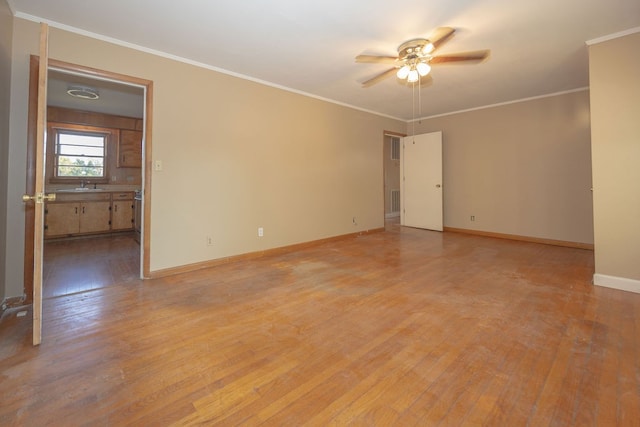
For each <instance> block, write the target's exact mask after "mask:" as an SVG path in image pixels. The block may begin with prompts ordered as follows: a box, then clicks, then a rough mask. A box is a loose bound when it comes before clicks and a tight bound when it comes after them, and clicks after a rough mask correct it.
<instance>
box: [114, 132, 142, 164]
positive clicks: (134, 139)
mask: <svg viewBox="0 0 640 427" xmlns="http://www.w3.org/2000/svg"><path fill="white" fill-rule="evenodd" d="M117 165H118V167H119V168H139V167H142V132H140V131H137V130H124V129H123V130H121V131H120V140H119V141H118V162H117Z"/></svg>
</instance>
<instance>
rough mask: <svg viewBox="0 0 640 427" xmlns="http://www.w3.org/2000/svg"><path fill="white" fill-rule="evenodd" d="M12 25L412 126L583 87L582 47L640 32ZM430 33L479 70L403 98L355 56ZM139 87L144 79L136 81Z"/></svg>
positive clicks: (604, 11) (559, 24)
mask: <svg viewBox="0 0 640 427" xmlns="http://www.w3.org/2000/svg"><path fill="white" fill-rule="evenodd" d="M8 3H9V5H10V7H11V8H12V10H13V12H14V14H15V15H16V16H18V17H21V18H26V19H34V20H37V21H41V20H42V21H45V22H48V23H49V24H50V25H52V26H57V27H62V28H65V29H67V30H72V31H80V32H82V33H85V34H87V33H90V35H94V36H96V37H100V38H103V39H109V40H112V41H116V42H123V43H125V44H127V45H135V46H137V47H140V48H142V49H145V50H148V51H149V50H151V51H155V52H156V53H162V54H167V55H171V56H175V57H180V58H184V59H185V60H188V61H190V62H196V63H199V64H202V65H204V66H207V67H211V68H214V69H218V70H222V71H223V72H229V73H231V74H237V75H241V76H244V77H246V78H250V79H253V80H259V81H263V82H266V83H267V84H271V85H275V86H278V87H283V88H287V89H290V90H293V91H297V92H302V93H306V94H310V95H312V96H316V97H320V98H325V99H329V100H332V101H335V102H338V103H343V104H347V105H350V106H354V107H357V108H360V109H364V110H368V111H373V112H376V113H380V114H383V115H388V116H391V117H396V118H402V119H405V120H410V119H411V118H413V117H428V116H432V115H436V114H443V113H448V112H454V111H460V110H465V109H470V108H475V107H481V106H486V105H492V104H497V103H502V102H509V101H514V100H519V99H525V98H529V97H535V96H541V95H547V94H552V93H556V92H562V91H570V90H574V89H579V88H584V87H586V86H588V56H587V47H586V45H585V42H586V41H588V40H593V39H597V38H600V37H605V36H608V35H611V34H614V33H618V32H623V31H628V30H631V29H637V28H638V27H640V1H639V0H561V1H558V0H536V1H533V0H521V1H514V0H475V1H474V0H456V1H454V0H431V1H426V0H396V1H389V0H323V1H315V2H311V1H300V0H269V1H264V0H244V1H232V0H226V1H225V0H218V1H204V0H181V1H174V0H154V1H150V0H146V1H143V0H110V1H88V0H56V1H42V0H8ZM439 26H450V27H454V28H456V30H457V32H456V35H455V36H454V37H453V38H452V39H451V40H449V41H448V42H447V43H446V44H444V45H443V46H442V47H441V48H440V49H439V50H438V52H437V53H438V54H445V53H452V52H460V51H468V50H477V49H491V56H490V58H489V59H488V60H487V61H485V62H483V63H481V64H473V65H471V64H466V65H461V64H459V65H449V64H447V65H438V66H434V67H433V71H432V74H431V75H432V79H431V80H430V81H429V82H426V83H425V84H423V86H422V88H421V91H420V93H421V97H420V99H421V103H420V105H419V106H418V105H416V107H415V108H416V109H415V111H414V109H413V108H412V89H411V87H410V86H405V85H403V84H401V83H400V82H399V81H398V80H397V79H396V78H395V77H391V78H389V79H387V80H385V81H384V82H382V83H379V84H377V85H375V86H373V87H370V88H367V89H363V88H362V87H361V85H360V83H361V82H362V81H364V80H366V79H368V78H370V77H372V76H374V75H376V74H378V73H380V72H382V71H384V70H385V69H387V68H388V66H386V65H383V64H356V63H355V62H354V57H355V56H356V55H359V54H384V55H394V54H395V53H396V49H397V47H398V45H399V44H401V43H402V42H404V41H405V40H407V39H411V38H416V37H428V36H429V34H430V33H431V31H433V30H434V29H435V28H436V27H439ZM138 77H142V78H146V77H147V76H138Z"/></svg>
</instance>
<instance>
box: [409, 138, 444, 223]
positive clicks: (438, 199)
mask: <svg viewBox="0 0 640 427" xmlns="http://www.w3.org/2000/svg"><path fill="white" fill-rule="evenodd" d="M400 175H401V177H402V194H401V198H400V200H401V206H400V211H401V216H400V217H401V224H402V225H405V226H408V227H417V228H425V229H428V230H437V231H442V132H432V133H425V134H422V135H414V136H407V137H405V138H403V141H402V155H401V156H400Z"/></svg>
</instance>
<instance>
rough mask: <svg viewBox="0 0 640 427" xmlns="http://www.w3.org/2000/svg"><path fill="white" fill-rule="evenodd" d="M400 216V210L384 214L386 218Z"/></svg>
mask: <svg viewBox="0 0 640 427" xmlns="http://www.w3.org/2000/svg"><path fill="white" fill-rule="evenodd" d="M399 217H400V212H391V213H386V214H384V218H385V219H391V218H399Z"/></svg>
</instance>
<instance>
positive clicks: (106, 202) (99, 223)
mask: <svg viewBox="0 0 640 427" xmlns="http://www.w3.org/2000/svg"><path fill="white" fill-rule="evenodd" d="M133 194H134V193H133V192H120V193H111V192H104V193H103V192H100V193H88V194H75V193H58V194H57V195H56V201H54V202H47V203H46V207H45V228H44V237H45V238H54V237H67V236H75V235H83V234H99V233H108V232H111V231H125V230H133V216H134V212H133V211H134V209H133Z"/></svg>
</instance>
